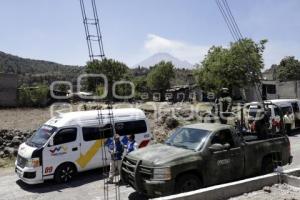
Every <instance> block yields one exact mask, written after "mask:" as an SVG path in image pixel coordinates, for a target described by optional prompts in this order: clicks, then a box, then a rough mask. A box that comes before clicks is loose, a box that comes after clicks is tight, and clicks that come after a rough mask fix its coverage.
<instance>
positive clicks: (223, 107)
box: [215, 88, 232, 124]
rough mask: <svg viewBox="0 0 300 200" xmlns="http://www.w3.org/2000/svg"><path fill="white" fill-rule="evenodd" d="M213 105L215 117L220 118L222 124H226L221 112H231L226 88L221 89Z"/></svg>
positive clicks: (230, 101)
mask: <svg viewBox="0 0 300 200" xmlns="http://www.w3.org/2000/svg"><path fill="white" fill-rule="evenodd" d="M215 104H216V106H217V109H218V110H217V115H218V116H219V117H220V121H221V123H222V124H227V119H226V118H225V116H224V115H223V114H222V113H223V112H231V108H232V98H231V97H230V95H229V90H228V88H222V90H221V93H220V97H219V98H217V99H216V101H215Z"/></svg>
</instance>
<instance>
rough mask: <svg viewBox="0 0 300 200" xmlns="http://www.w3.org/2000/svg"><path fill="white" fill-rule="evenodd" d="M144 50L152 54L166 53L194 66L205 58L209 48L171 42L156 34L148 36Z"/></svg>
mask: <svg viewBox="0 0 300 200" xmlns="http://www.w3.org/2000/svg"><path fill="white" fill-rule="evenodd" d="M144 48H145V50H146V51H147V52H149V53H151V54H155V53H161V52H166V53H170V54H172V55H173V56H175V57H177V58H179V59H181V60H186V61H188V62H190V63H192V64H194V63H197V62H199V61H201V60H202V59H203V58H204V55H205V54H207V51H208V49H209V46H200V45H192V44H188V43H186V42H183V41H177V40H170V39H167V38H164V37H161V36H158V35H155V34H148V36H147V40H146V41H145V44H144Z"/></svg>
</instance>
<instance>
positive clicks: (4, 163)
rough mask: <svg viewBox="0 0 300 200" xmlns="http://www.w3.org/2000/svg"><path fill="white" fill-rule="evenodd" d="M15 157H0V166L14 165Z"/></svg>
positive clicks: (8, 166)
mask: <svg viewBox="0 0 300 200" xmlns="http://www.w3.org/2000/svg"><path fill="white" fill-rule="evenodd" d="M15 160H16V158H14V157H13V158H0V168H10V167H13V166H14V165H15Z"/></svg>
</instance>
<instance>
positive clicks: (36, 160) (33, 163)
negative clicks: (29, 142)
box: [26, 158, 40, 168]
mask: <svg viewBox="0 0 300 200" xmlns="http://www.w3.org/2000/svg"><path fill="white" fill-rule="evenodd" d="M39 166H40V159H39V158H31V159H28V160H27V162H26V167H33V168H35V167H39Z"/></svg>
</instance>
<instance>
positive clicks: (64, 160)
mask: <svg viewBox="0 0 300 200" xmlns="http://www.w3.org/2000/svg"><path fill="white" fill-rule="evenodd" d="M112 112H113V116H114V117H113V123H114V126H115V130H116V132H117V133H118V134H119V135H120V136H121V138H120V139H121V142H123V143H124V144H126V143H127V137H126V135H130V134H135V139H136V142H137V144H138V145H139V147H140V148H141V147H144V146H147V145H148V143H149V142H150V140H151V134H150V129H149V124H148V122H147V118H146V116H145V114H144V112H143V111H142V110H140V109H135V108H126V109H114V110H112ZM112 112H110V111H109V110H102V111H101V112H100V111H97V110H94V111H79V112H70V113H64V114H61V115H59V116H58V117H54V118H52V119H50V120H49V121H47V122H46V123H45V124H44V125H42V126H41V127H40V128H39V129H38V130H37V131H36V132H35V133H34V134H33V135H32V137H31V138H29V139H28V140H27V141H26V142H25V143H23V144H21V145H20V147H19V150H18V156H17V160H16V162H15V167H16V168H15V171H16V173H17V175H18V176H19V178H20V179H21V180H23V181H24V182H26V183H28V184H37V183H42V182H44V180H47V179H53V178H54V179H55V180H56V181H58V182H67V181H69V180H70V179H72V177H73V175H75V173H76V172H82V171H86V170H90V169H94V168H99V167H103V166H105V165H109V162H110V155H109V153H108V147H107V146H108V145H107V144H108V143H109V142H110V141H112V136H113V133H112V129H111V128H110V127H111V121H112V120H111V117H110V116H111V113H112Z"/></svg>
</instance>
